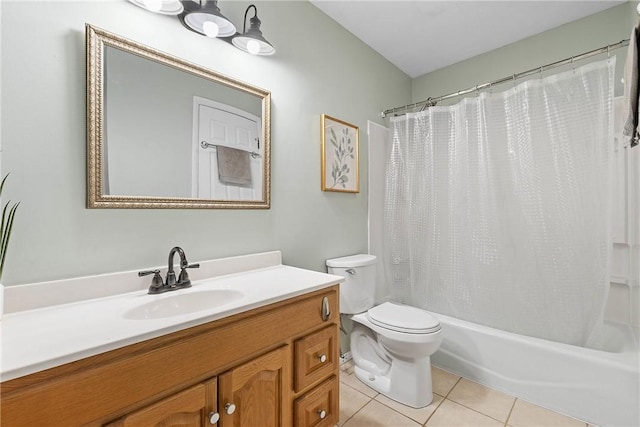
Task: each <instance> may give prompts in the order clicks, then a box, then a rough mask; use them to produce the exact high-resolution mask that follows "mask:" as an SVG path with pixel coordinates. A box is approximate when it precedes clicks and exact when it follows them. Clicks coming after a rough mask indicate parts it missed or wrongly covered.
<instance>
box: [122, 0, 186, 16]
mask: <svg viewBox="0 0 640 427" xmlns="http://www.w3.org/2000/svg"><path fill="white" fill-rule="evenodd" d="M129 2H131V3H133V4H135V5H136V6H139V7H141V8H143V9H147V10H148V11H150V12H155V13H161V14H163V15H178V14H180V13H182V11H183V7H182V3H181V2H180V0H129Z"/></svg>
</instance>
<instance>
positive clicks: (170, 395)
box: [0, 285, 339, 427]
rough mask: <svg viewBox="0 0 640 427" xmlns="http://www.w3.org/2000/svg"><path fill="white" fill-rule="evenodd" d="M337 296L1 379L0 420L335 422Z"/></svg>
mask: <svg viewBox="0 0 640 427" xmlns="http://www.w3.org/2000/svg"><path fill="white" fill-rule="evenodd" d="M325 298H326V301H327V302H328V307H329V308H330V313H328V315H327V313H326V309H323V299H325ZM338 300H339V298H338V286H337V285H336V286H333V287H330V288H326V289H323V290H320V291H316V292H313V293H309V294H306V295H301V296H299V297H295V298H291V299H289V300H285V301H281V302H279V303H275V304H271V305H269V306H266V307H261V308H257V309H254V310H251V311H248V312H245V313H240V314H237V315H234V316H230V317H227V318H224V319H220V320H217V321H214V322H210V323H207V324H204V325H199V326H195V327H193V328H190V329H186V330H183V331H179V332H175V333H171V334H168V335H165V336H161V337H158V338H154V339H151V340H148V341H145V342H142V343H138V344H133V345H130V346H127V347H124V348H120V349H117V350H113V351H110V352H107V353H103V354H100V355H97V356H92V357H89V358H86V359H82V360H79V361H77V362H72V363H69V364H66V365H62V366H59V367H56V368H52V369H49V370H46V371H43V372H38V373H35V374H31V375H28V376H25V377H21V378H17V379H14V380H10V381H6V382H3V383H2V384H1V385H0V386H1V390H0V391H1V394H0V399H1V402H0V404H1V411H0V421H1V423H0V424H1V425H3V426H4V425H6V426H12V427H19V426H33V425H42V420H46V425H47V426H64V427H71V426H81V425H82V426H107V427H147V426H157V427H170V426H173V427H177V426H181V427H186V426H194V427H195V426H198V427H204V426H209V425H217V426H219V427H231V426H234V427H271V426H273V427H281V426H282V427H286V426H292V425H295V426H314V427H325V426H334V425H335V424H337V422H338V413H339V407H338V393H339V381H338V369H339V366H338V357H339V356H338V351H339V349H338V344H337V343H338V333H339V329H338V328H339V326H338V325H339V307H338ZM324 306H325V307H326V306H327V304H326V303H325V304H324ZM322 356H324V357H322Z"/></svg>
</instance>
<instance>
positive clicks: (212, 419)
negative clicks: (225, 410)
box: [209, 412, 220, 424]
mask: <svg viewBox="0 0 640 427" xmlns="http://www.w3.org/2000/svg"><path fill="white" fill-rule="evenodd" d="M218 421H220V414H219V413H217V412H211V413H210V414H209V424H217V423H218Z"/></svg>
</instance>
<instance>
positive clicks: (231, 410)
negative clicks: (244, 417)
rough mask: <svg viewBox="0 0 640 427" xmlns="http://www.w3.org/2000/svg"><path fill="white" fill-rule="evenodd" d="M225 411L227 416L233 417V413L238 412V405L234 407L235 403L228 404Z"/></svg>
mask: <svg viewBox="0 0 640 427" xmlns="http://www.w3.org/2000/svg"><path fill="white" fill-rule="evenodd" d="M224 410H225V412H226V413H227V415H233V413H234V412H236V405H234V404H233V403H227V404H226V405H224Z"/></svg>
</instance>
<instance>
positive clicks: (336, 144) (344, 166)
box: [321, 114, 360, 193]
mask: <svg viewBox="0 0 640 427" xmlns="http://www.w3.org/2000/svg"><path fill="white" fill-rule="evenodd" d="M321 129H322V137H321V140H322V143H321V145H322V156H321V157H322V162H321V186H322V191H336V192H340V193H359V192H360V170H359V160H358V152H359V145H360V137H359V129H358V127H357V126H355V125H353V124H351V123H347V122H345V121H344V120H340V119H337V118H335V117H331V116H329V115H327V114H323V115H322V116H321Z"/></svg>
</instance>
